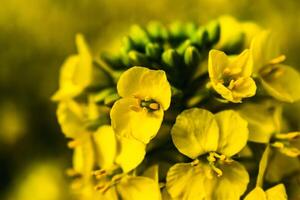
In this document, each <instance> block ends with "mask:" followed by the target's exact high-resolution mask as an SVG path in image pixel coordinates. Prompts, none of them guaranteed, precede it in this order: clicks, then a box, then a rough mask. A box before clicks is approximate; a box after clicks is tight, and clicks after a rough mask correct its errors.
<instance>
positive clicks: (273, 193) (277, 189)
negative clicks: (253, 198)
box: [266, 184, 288, 200]
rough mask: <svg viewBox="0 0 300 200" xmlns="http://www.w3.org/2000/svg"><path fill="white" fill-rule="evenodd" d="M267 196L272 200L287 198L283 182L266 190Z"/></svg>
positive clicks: (284, 199)
mask: <svg viewBox="0 0 300 200" xmlns="http://www.w3.org/2000/svg"><path fill="white" fill-rule="evenodd" d="M266 194H267V198H268V199H272V200H287V199H288V198H287V194H286V191H285V187H284V185H283V184H278V185H276V186H274V187H272V188H270V189H268V190H267V191H266Z"/></svg>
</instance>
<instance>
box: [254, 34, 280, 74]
mask: <svg viewBox="0 0 300 200" xmlns="http://www.w3.org/2000/svg"><path fill="white" fill-rule="evenodd" d="M276 41H278V40H276V39H275V38H274V35H273V34H271V32H270V31H266V30H265V31H261V32H260V33H259V34H257V35H256V36H255V37H254V38H253V40H252V42H251V46H250V49H251V52H252V55H253V67H254V72H256V73H257V72H258V71H259V70H260V69H261V68H262V67H263V66H265V65H267V64H269V62H270V61H271V60H272V59H274V58H276V57H278V56H279V55H280V49H279V44H278V42H276Z"/></svg>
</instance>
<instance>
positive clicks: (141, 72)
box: [117, 67, 171, 110]
mask: <svg viewBox="0 0 300 200" xmlns="http://www.w3.org/2000/svg"><path fill="white" fill-rule="evenodd" d="M117 89H118V93H119V95H120V96H121V97H138V98H140V99H145V98H147V99H153V100H155V101H157V102H158V103H159V104H160V105H161V106H162V108H163V109H164V110H167V109H168V108H169V106H170V102H171V87H170V84H169V82H168V80H167V77H166V73H165V72H164V71H162V70H150V69H148V68H145V67H132V68H130V69H128V70H127V71H125V72H124V73H123V74H122V75H121V77H120V79H119V81H118V85H117Z"/></svg>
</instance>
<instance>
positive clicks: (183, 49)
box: [177, 40, 192, 55]
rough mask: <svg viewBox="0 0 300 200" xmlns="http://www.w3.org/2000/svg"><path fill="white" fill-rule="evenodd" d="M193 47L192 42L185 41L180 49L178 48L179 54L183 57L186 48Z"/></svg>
mask: <svg viewBox="0 0 300 200" xmlns="http://www.w3.org/2000/svg"><path fill="white" fill-rule="evenodd" d="M191 45H192V42H191V40H185V41H184V42H183V43H182V44H180V45H179V47H178V48H177V52H178V53H179V54H180V55H183V54H184V52H185V50H186V48H188V47H189V46H191Z"/></svg>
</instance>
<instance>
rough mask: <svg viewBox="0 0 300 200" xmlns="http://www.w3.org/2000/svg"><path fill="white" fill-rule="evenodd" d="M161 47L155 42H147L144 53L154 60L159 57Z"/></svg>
mask: <svg viewBox="0 0 300 200" xmlns="http://www.w3.org/2000/svg"><path fill="white" fill-rule="evenodd" d="M161 53H162V48H161V47H160V46H159V45H158V44H157V43H148V44H147V46H146V55H147V56H148V57H149V58H152V59H154V60H158V59H160V55H161Z"/></svg>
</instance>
